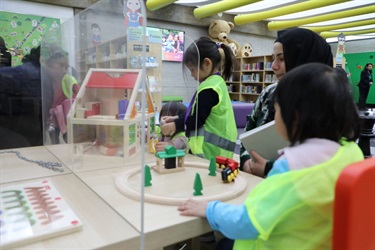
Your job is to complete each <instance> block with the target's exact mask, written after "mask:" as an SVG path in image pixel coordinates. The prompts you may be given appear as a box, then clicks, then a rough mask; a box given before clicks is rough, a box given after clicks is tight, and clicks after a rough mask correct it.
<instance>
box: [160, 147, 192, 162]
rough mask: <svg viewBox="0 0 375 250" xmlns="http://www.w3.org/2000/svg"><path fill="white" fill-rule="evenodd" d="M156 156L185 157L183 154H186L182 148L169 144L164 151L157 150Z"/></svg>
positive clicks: (164, 157) (161, 157)
mask: <svg viewBox="0 0 375 250" xmlns="http://www.w3.org/2000/svg"><path fill="white" fill-rule="evenodd" d="M155 156H156V157H158V158H160V159H166V158H173V157H183V156H185V151H184V150H180V149H178V150H177V149H176V148H175V147H173V146H169V145H168V146H166V147H165V150H164V151H162V152H157V153H156V154H155Z"/></svg>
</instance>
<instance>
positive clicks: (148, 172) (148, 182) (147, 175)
mask: <svg viewBox="0 0 375 250" xmlns="http://www.w3.org/2000/svg"><path fill="white" fill-rule="evenodd" d="M151 180H152V176H151V170H150V167H149V166H148V165H146V166H145V187H149V186H152V184H151Z"/></svg>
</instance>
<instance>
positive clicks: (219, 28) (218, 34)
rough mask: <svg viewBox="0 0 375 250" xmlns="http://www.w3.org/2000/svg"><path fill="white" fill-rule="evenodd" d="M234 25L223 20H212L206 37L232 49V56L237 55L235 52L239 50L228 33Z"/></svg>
mask: <svg viewBox="0 0 375 250" xmlns="http://www.w3.org/2000/svg"><path fill="white" fill-rule="evenodd" d="M233 27H234V24H233V23H232V22H227V21H224V20H213V21H212V22H211V23H210V26H209V27H208V36H209V38H210V39H211V40H212V41H214V42H221V43H223V44H225V45H228V46H229V47H231V48H232V51H233V54H234V55H236V54H237V50H238V49H239V48H240V46H239V45H238V43H237V42H236V41H235V40H232V39H230V38H229V37H228V36H229V33H230V30H231V29H233Z"/></svg>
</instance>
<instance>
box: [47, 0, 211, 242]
mask: <svg viewBox="0 0 375 250" xmlns="http://www.w3.org/2000/svg"><path fill="white" fill-rule="evenodd" d="M134 2H138V3H139V6H138V7H134V6H133V5H131V3H134ZM134 8H138V9H137V11H134V10H133V9H134ZM129 12H132V13H131V14H130V13H129ZM130 16H131V18H130V19H129V17H130ZM185 42H186V48H187V47H188V46H189V45H190V44H192V43H194V42H193V40H192V39H191V38H189V36H187V35H186V36H185ZM161 43H162V37H161V30H160V29H158V28H148V27H147V18H146V11H145V6H144V2H143V1H123V0H101V1H99V2H98V3H96V4H94V5H92V6H91V7H90V8H88V9H85V10H84V11H82V12H80V13H79V14H77V15H76V16H75V17H74V18H73V19H72V20H68V21H66V22H64V23H62V25H61V26H60V27H58V28H56V29H54V30H50V31H49V32H48V33H47V34H46V35H45V36H44V37H43V40H42V44H41V62H42V99H43V109H42V113H43V123H44V131H45V132H44V136H45V138H44V141H45V147H46V148H47V149H48V151H49V152H51V153H52V154H53V155H56V157H57V158H59V159H60V160H61V161H62V163H63V164H65V165H66V166H67V167H68V168H69V169H70V170H71V171H72V172H73V174H74V175H76V176H78V178H79V179H80V180H81V181H82V182H84V183H85V184H86V185H87V186H88V187H89V188H90V189H91V190H92V191H93V192H94V193H95V194H96V195H98V196H99V197H100V198H101V199H102V200H103V201H104V202H105V203H106V204H108V206H110V207H111V209H113V211H115V212H116V213H117V214H118V215H120V216H121V217H122V219H123V220H124V221H126V223H129V225H131V227H132V228H134V229H135V230H136V231H137V232H139V235H140V246H139V249H144V246H146V248H150V247H151V248H161V247H163V246H166V245H168V244H173V243H176V242H175V239H172V238H167V237H166V238H164V239H163V240H162V241H160V240H158V241H157V242H158V243H157V244H156V243H155V241H152V240H151V241H149V242H146V241H145V240H144V238H142V237H144V236H145V235H146V236H148V237H150V235H151V236H152V235H157V234H159V233H161V231H162V230H165V228H169V227H170V228H172V227H173V226H178V224H179V223H180V220H181V218H180V216H178V214H176V216H174V219H172V220H164V219H162V217H160V216H159V217H157V218H156V221H155V220H154V219H155V218H154V216H153V215H152V213H150V212H151V211H152V209H150V208H151V207H153V206H156V207H157V211H160V213H165V214H170V213H171V211H169V210H170V209H171V207H168V206H165V204H163V203H160V202H159V203H158V202H154V204H151V203H153V202H148V201H150V200H149V199H145V198H144V197H145V196H146V197H149V196H150V195H151V196H153V193H154V192H157V193H158V194H159V195H161V196H162V197H168V196H170V195H172V196H174V194H173V193H170V191H171V190H170V191H168V192H166V190H168V189H169V187H170V186H169V185H170V184H169V182H168V181H165V179H166V178H167V179H168V178H170V180H172V179H174V177H173V173H167V175H169V176H166V174H161V173H160V172H157V171H154V167H155V166H156V164H157V162H158V161H157V157H156V156H155V152H151V150H150V144H149V143H150V142H151V139H152V138H153V136H154V135H155V133H156V132H155V130H156V126H157V125H158V124H159V115H158V114H159V112H160V110H161V107H162V103H161V93H162V77H161V75H162V70H161V67H162V55H161V54H162V45H161ZM196 54H199V53H198V52H197V51H196ZM195 65H199V63H198V62H197V63H196V64H195ZM66 69H67V70H66ZM176 74H184V75H185V77H184V79H185V81H186V89H181V91H184V92H186V93H189V94H190V96H191V97H193V96H194V93H195V91H196V90H197V87H198V82H197V81H196V80H195V79H193V78H192V77H191V75H190V72H189V70H187V69H186V68H185V69H184V66H183V64H181V72H176ZM197 74H198V76H199V70H198V72H197ZM198 79H199V78H198ZM187 105H188V104H187ZM179 161H181V160H180V159H179ZM201 165H202V164H201ZM146 166H149V167H150V168H151V171H152V173H151V174H152V175H153V177H152V185H153V186H152V187H146V186H145V181H146V180H145V169H147V168H146ZM190 166H192V167H193V168H189V171H190V172H192V171H193V172H194V173H195V171H196V169H195V168H194V164H190ZM159 167H161V168H163V167H165V166H159ZM165 168H166V167H165ZM199 171H205V165H203V167H201V170H199ZM161 172H163V171H161ZM167 172H168V171H167ZM129 173H130V175H127V174H129ZM148 174H149V173H148ZM124 175H125V176H127V177H126V178H123V177H122V176H124ZM148 176H149V175H148ZM179 178H180V177H179ZM119 181H120V182H121V183H123V182H122V181H124V182H126V183H125V184H124V185H125V187H124V186H121V187H120V184H119ZM149 181H150V180H149V179H148V182H149ZM175 181H178V180H175ZM185 181H186V182H188V183H190V181H194V180H190V178H189V179H186V180H185ZM215 183H216V182H215ZM183 187H187V189H188V190H190V188H191V187H189V184H188V185H183ZM123 189H125V191H128V193H129V192H130V193H132V196H129V195H127V192H123V191H124V190H123ZM177 191H178V190H176V192H177ZM77 193H79V190H77ZM176 195H177V196H178V198H179V199H185V198H186V199H187V198H189V197H190V196H191V195H192V193H191V192H190V191H187V192H186V193H185V192H183V193H181V192H180V191H178V192H177V193H176ZM168 199H169V198H168ZM172 199H175V198H172ZM158 200H159V201H160V199H158ZM155 203H158V204H155ZM144 207H146V209H144ZM172 208H173V211H175V207H172ZM163 211H164V212H163ZM77 216H80V214H77ZM154 225H160V229H155V227H154ZM82 230H83V231H85V227H83V229H82ZM158 230H161V231H158ZM127 233H129V235H130V232H124V233H123V236H124V237H125V238H126V237H127ZM165 235H168V233H167V234H165ZM129 237H130V236H129ZM183 237H184V234H183V235H181V238H183ZM124 242H125V241H124ZM153 242H154V243H153ZM119 244H120V243H119ZM124 244H125V245H121V244H120V245H119V248H122V249H126V246H129V245H126V243H124ZM147 244H148V245H147ZM155 244H156V246H155ZM161 244H162V245H161Z"/></svg>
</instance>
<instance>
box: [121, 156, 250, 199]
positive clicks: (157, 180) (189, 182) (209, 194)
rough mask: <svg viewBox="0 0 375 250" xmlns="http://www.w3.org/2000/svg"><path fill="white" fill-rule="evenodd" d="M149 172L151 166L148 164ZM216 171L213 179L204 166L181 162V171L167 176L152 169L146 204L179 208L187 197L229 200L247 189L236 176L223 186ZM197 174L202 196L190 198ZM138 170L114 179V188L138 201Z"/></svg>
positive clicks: (243, 181)
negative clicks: (182, 167)
mask: <svg viewBox="0 0 375 250" xmlns="http://www.w3.org/2000/svg"><path fill="white" fill-rule="evenodd" d="M149 166H150V168H151V169H153V168H155V165H149ZM220 171H221V170H220V169H218V170H217V172H219V174H218V175H216V176H209V175H208V174H209V171H208V164H207V163H192V162H185V171H181V172H173V173H171V174H159V173H157V172H156V171H154V170H152V171H151V175H152V186H150V187H145V189H144V190H145V194H144V199H145V201H146V202H150V203H156V204H162V205H179V204H180V203H182V202H184V201H186V200H187V199H189V198H193V199H194V200H208V201H211V200H221V201H226V200H231V199H234V198H236V197H238V196H239V195H241V194H242V193H243V192H244V191H245V190H246V188H247V180H246V179H245V177H243V176H242V174H241V173H240V174H239V175H238V176H237V177H236V179H235V181H234V182H231V183H223V181H222V180H221V174H220ZM196 173H199V174H200V177H201V180H202V185H203V190H202V193H203V195H202V196H194V195H193V193H194V187H193V186H194V179H195V175H196ZM141 181H142V178H141V169H140V168H134V169H130V170H128V171H126V172H124V173H123V174H121V175H119V176H117V177H116V187H117V189H118V190H119V191H120V192H121V193H122V194H124V195H126V196H127V197H129V198H131V199H134V200H140V198H141Z"/></svg>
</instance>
